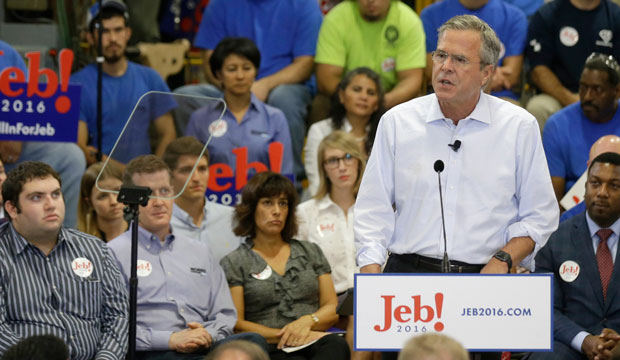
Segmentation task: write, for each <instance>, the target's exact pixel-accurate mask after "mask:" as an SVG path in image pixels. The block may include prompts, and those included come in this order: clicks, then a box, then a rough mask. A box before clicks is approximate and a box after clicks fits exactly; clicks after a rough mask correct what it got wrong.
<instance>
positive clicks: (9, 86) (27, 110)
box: [0, 49, 81, 142]
mask: <svg viewBox="0 0 620 360" xmlns="http://www.w3.org/2000/svg"><path fill="white" fill-rule="evenodd" d="M26 57H27V58H28V59H29V66H28V77H27V79H26V74H24V73H23V71H21V70H20V69H19V68H16V67H9V68H6V69H3V70H2V72H0V140H16V141H63V142H76V140H77V126H78V119H79V116H80V93H81V91H80V89H81V86H80V85H73V84H71V85H70V84H69V76H70V74H71V64H72V62H73V52H71V50H68V49H63V50H62V51H61V52H60V55H59V63H60V76H57V75H56V73H54V72H53V71H52V70H51V69H40V68H39V64H40V57H41V54H40V53H38V52H32V53H28V54H26ZM41 76H45V77H46V78H47V82H39V78H40V77H41ZM59 78H60V81H59ZM26 80H27V81H26Z"/></svg>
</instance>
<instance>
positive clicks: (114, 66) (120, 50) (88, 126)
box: [71, 0, 176, 164]
mask: <svg viewBox="0 0 620 360" xmlns="http://www.w3.org/2000/svg"><path fill="white" fill-rule="evenodd" d="M99 12H100V11H99V5H98V4H95V5H93V6H92V7H91V8H90V9H89V12H88V15H87V24H86V25H87V26H88V30H89V32H88V34H87V38H88V41H89V43H90V44H91V46H94V47H95V48H97V45H96V44H97V41H98V40H99V35H98V28H97V23H96V18H97V16H98V15H99ZM101 18H102V26H103V36H102V38H101V43H102V49H103V53H102V54H100V55H102V56H103V58H104V62H103V65H102V70H103V74H102V76H103V80H102V83H103V85H102V90H101V91H102V104H103V110H102V115H101V116H102V122H101V125H102V130H101V132H102V151H103V154H105V155H109V154H110V152H111V151H112V147H113V146H114V144H115V143H116V140H117V138H118V137H119V135H120V134H121V131H122V130H123V128H124V126H125V123H126V122H127V121H128V119H129V117H130V115H131V114H132V112H133V111H134V107H135V106H136V104H137V103H138V101H139V100H140V98H141V97H142V96H143V95H144V94H145V93H147V92H149V91H160V92H169V91H170V90H169V89H168V86H167V85H166V83H164V81H163V80H162V78H161V77H160V76H159V74H157V73H156V72H155V70H153V69H150V68H148V67H145V66H142V65H139V64H136V63H134V62H131V61H129V60H127V58H126V57H125V49H126V48H127V41H129V38H130V36H131V28H130V27H129V26H128V25H127V21H128V18H129V16H128V13H127V7H126V6H125V4H124V3H123V2H122V1H121V0H104V1H103V4H102V10H101ZM71 82H72V83H77V84H81V85H82V95H81V98H80V122H79V129H78V145H79V146H80V148H82V151H83V152H84V155H85V156H86V160H87V162H88V164H92V163H94V162H95V161H96V160H95V159H96V158H95V155H96V153H97V151H98V150H97V149H96V148H95V147H96V146H97V137H98V130H97V86H96V85H95V84H97V65H96V64H90V65H88V66H86V67H85V68H84V69H82V70H80V71H78V72H77V73H75V74H73V76H71ZM154 96H155V95H154ZM156 97H157V101H148V100H152V97H151V98H145V100H146V101H145V100H143V101H142V102H141V103H140V104H141V106H143V107H144V111H145V112H148V113H149V114H150V116H136V115H134V116H133V117H132V120H131V123H130V125H129V126H128V127H127V128H126V129H125V131H124V133H123V139H122V140H121V142H119V146H120V147H117V148H116V150H115V152H114V154H112V156H113V157H114V159H116V160H119V161H121V162H123V163H126V162H128V161H129V160H131V159H132V158H133V157H135V156H138V155H142V154H150V153H151V143H150V139H149V135H148V132H147V129H149V126H151V125H152V126H154V130H155V132H156V134H157V144H156V147H155V154H158V155H161V154H162V153H163V152H164V149H165V148H166V145H168V143H169V142H170V141H172V140H173V139H174V138H175V137H176V133H175V129H174V122H173V120H172V115H171V114H170V112H169V111H170V110H171V109H172V108H174V107H175V106H176V104H175V103H174V101H173V100H172V95H170V96H163V95H159V96H156ZM141 110H142V109H141ZM138 113H141V112H140V111H138V112H137V113H136V114H138ZM151 121H152V124H151Z"/></svg>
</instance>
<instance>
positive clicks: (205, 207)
mask: <svg viewBox="0 0 620 360" xmlns="http://www.w3.org/2000/svg"><path fill="white" fill-rule="evenodd" d="M203 148H204V144H202V143H201V142H200V141H198V140H196V139H195V138H193V137H191V136H184V137H181V138H178V139H175V140H173V141H172V142H171V143H170V144H168V147H166V151H164V156H163V160H164V162H165V163H166V164H167V165H168V167H169V168H170V169H172V187H173V188H174V192H175V194H178V193H179V192H181V191H183V190H184V191H183V192H182V193H181V195H180V196H179V197H177V198H176V199H174V205H173V207H172V219H171V221H170V224H171V225H172V227H173V229H174V232H175V234H176V235H177V236H182V237H184V238H193V239H200V241H202V242H204V243H206V244H208V245H209V249H210V250H211V254H212V255H213V258H214V259H215V261H217V262H218V263H219V261H220V260H221V259H222V258H223V257H224V255H226V254H228V253H229V252H231V251H233V250H234V249H236V248H237V247H238V246H239V244H240V243H241V238H239V237H237V236H235V234H233V232H232V217H233V213H234V209H233V208H232V207H230V206H225V205H221V204H218V203H216V202H212V201H209V200H208V199H207V198H206V197H205V192H206V191H207V182H208V180H209V152H208V151H207V150H205V153H204V155H203V154H202V149H203ZM201 155H202V157H200V156H201ZM199 157H200V160H199ZM196 162H198V165H197V166H196V169H195V170H194V172H192V170H193V169H194V165H196ZM188 178H189V182H188ZM185 183H187V185H185ZM183 186H185V189H183Z"/></svg>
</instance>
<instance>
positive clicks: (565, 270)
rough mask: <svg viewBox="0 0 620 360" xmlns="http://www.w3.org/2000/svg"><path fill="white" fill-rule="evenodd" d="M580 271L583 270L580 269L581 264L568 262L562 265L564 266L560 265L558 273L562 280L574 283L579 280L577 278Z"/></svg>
mask: <svg viewBox="0 0 620 360" xmlns="http://www.w3.org/2000/svg"><path fill="white" fill-rule="evenodd" d="M580 270H581V268H580V267H579V264H577V263H576V262H574V261H573V260H566V261H564V262H563V263H562V265H560V268H559V269H558V272H559V273H560V277H561V278H562V280H564V281H566V282H573V281H575V280H576V279H577V276H579V271H580Z"/></svg>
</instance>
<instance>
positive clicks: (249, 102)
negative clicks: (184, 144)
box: [185, 38, 293, 174]
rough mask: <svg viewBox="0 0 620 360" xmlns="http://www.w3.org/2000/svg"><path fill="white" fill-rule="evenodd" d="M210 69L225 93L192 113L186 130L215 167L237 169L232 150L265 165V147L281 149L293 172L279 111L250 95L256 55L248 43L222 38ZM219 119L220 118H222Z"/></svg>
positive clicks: (285, 128) (287, 169) (258, 56)
mask: <svg viewBox="0 0 620 360" xmlns="http://www.w3.org/2000/svg"><path fill="white" fill-rule="evenodd" d="M209 62H210V65H211V70H212V72H213V74H214V76H215V77H216V78H217V79H218V80H219V81H220V83H221V86H222V88H223V89H224V100H225V101H226V111H225V112H224V114H223V115H222V111H223V110H224V104H223V103H222V102H220V101H213V102H212V103H211V104H209V105H207V106H204V107H202V108H200V109H198V110H196V111H195V112H194V113H193V114H192V116H191V117H190V120H189V124H188V125H187V128H186V130H185V134H186V135H192V136H194V137H196V138H197V139H198V140H200V141H201V142H207V140H208V139H209V137H210V136H211V135H213V137H211V141H210V142H209V144H208V149H209V154H210V157H211V160H212V162H213V163H214V164H217V163H224V164H227V165H229V166H230V167H232V168H233V169H236V163H237V159H236V157H237V156H238V155H235V153H234V152H233V149H235V148H239V147H247V149H248V151H247V156H248V157H247V161H248V162H253V161H259V162H261V163H263V164H265V165H269V163H270V161H269V151H268V148H269V144H271V143H272V142H275V141H277V142H280V143H282V145H284V154H283V157H282V169H281V171H282V172H283V173H284V174H292V173H293V158H292V150H291V137H290V133H289V131H288V126H287V123H286V118H285V117H284V114H283V113H282V111H280V110H279V109H276V108H274V107H272V106H270V105H267V104H265V103H264V102H262V101H261V100H259V99H258V97H257V96H256V95H255V94H253V93H252V86H253V84H255V82H254V79H255V78H256V71H257V69H258V68H259V66H260V62H261V54H260V52H259V51H258V48H257V47H256V45H255V44H254V43H253V42H252V40H250V39H247V38H224V39H223V40H222V41H221V42H220V43H219V44H217V46H216V47H215V50H213V52H212V53H211V56H210V57H209ZM220 115H221V116H222V118H221V119H219V118H220Z"/></svg>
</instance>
